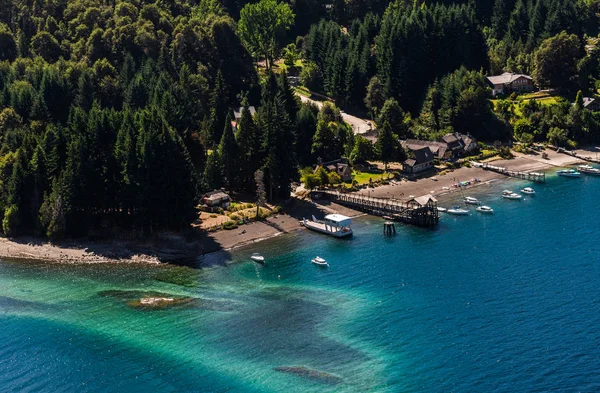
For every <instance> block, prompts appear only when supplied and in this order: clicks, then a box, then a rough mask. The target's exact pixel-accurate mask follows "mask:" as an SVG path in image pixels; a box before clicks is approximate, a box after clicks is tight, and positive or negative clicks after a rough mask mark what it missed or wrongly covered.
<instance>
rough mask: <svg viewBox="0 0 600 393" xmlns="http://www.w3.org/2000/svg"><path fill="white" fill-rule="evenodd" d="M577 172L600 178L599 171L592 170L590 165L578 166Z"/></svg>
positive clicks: (596, 169)
mask: <svg viewBox="0 0 600 393" xmlns="http://www.w3.org/2000/svg"><path fill="white" fill-rule="evenodd" d="M577 171H578V172H581V173H584V174H586V175H592V176H600V169H598V168H594V167H593V166H590V165H579V166H578V167H577Z"/></svg>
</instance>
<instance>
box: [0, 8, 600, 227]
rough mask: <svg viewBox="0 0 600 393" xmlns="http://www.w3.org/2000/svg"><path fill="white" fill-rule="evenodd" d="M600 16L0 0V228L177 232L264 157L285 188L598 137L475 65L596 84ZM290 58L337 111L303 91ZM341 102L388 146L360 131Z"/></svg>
mask: <svg viewBox="0 0 600 393" xmlns="http://www.w3.org/2000/svg"><path fill="white" fill-rule="evenodd" d="M599 13H600V0H495V1H491V0H468V1H467V0H465V1H459V0H456V1H451V0H439V1H434V0H429V1H425V0H416V1H413V0H395V1H392V2H388V1H383V0H376V1H363V0H345V1H342V0H334V1H333V2H325V1H320V0H291V1H278V0H260V1H252V2H247V1H243V0H241V1H231V0H222V1H221V0H199V1H196V0H171V1H163V0H158V1H153V0H148V1H145V0H130V1H123V0H116V1H102V2H98V1H90V0H75V1H67V0H38V1H35V2H25V1H22V0H0V184H1V187H0V222H2V226H1V232H2V233H3V234H4V235H8V236H13V235H19V234H37V235H42V236H49V237H52V238H56V237H60V236H79V235H85V234H93V233H95V232H97V231H102V230H105V229H107V228H124V229H127V230H134V231H136V232H137V233H141V234H148V233H152V232H153V231H156V230H162V229H175V230H178V229H182V228H185V227H187V226H188V225H189V224H190V222H191V221H192V220H193V219H194V217H195V215H196V211H195V206H196V204H197V202H198V199H199V196H200V195H201V193H202V192H203V191H206V190H211V189H214V188H220V187H226V188H228V189H230V190H235V191H241V192H253V190H255V186H254V179H255V176H254V174H255V172H256V171H257V170H262V171H263V173H264V178H265V182H266V186H267V190H268V192H267V196H268V197H269V198H270V199H272V200H276V199H285V198H287V197H288V196H289V195H290V183H291V182H293V181H295V180H298V177H299V175H298V167H303V166H310V165H314V164H315V163H316V162H317V161H318V160H319V159H330V158H331V159H332V158H338V157H340V156H346V157H351V158H352V157H353V158H354V159H357V160H358V159H367V158H369V159H370V158H377V159H381V160H383V161H384V162H386V163H387V162H389V161H390V160H394V159H396V160H398V159H400V158H401V157H403V156H404V155H403V151H402V149H401V147H400V146H399V143H398V142H399V139H402V138H407V137H419V138H424V139H426V138H436V137H438V136H439V135H442V134H443V133H445V132H453V131H459V132H464V133H471V134H473V135H474V136H476V137H477V138H479V139H481V140H489V141H493V140H497V139H500V140H507V139H510V138H512V137H513V136H514V137H515V138H517V139H519V138H522V140H547V139H552V140H553V141H556V142H557V143H558V144H566V143H569V142H570V141H591V140H595V138H597V137H596V135H597V130H598V129H599V128H600V127H599V126H598V124H599V123H598V122H597V116H596V115H595V114H592V113H591V112H590V113H588V112H589V111H587V110H584V109H583V108H582V107H580V106H575V107H573V106H571V105H570V103H569V102H566V101H560V100H559V102H558V104H557V105H556V106H553V107H551V108H546V107H541V106H539V105H538V104H536V103H535V101H532V102H533V103H528V104H527V105H524V106H523V109H522V110H521V112H522V113H521V114H520V117H517V116H515V111H514V109H511V108H512V107H511V104H510V103H507V102H503V101H502V102H498V103H496V104H493V103H492V102H491V101H490V100H489V99H488V98H489V86H488V85H487V83H486V78H485V76H486V75H492V74H499V73H502V72H516V73H525V74H530V75H532V76H533V77H534V79H535V81H536V83H537V84H538V86H540V87H550V88H556V89H558V90H559V91H560V92H561V94H563V95H564V96H565V97H567V98H568V99H574V96H575V94H576V93H577V91H579V90H581V91H583V93H584V94H587V95H592V94H594V93H595V91H596V84H597V82H598V80H600V56H598V53H597V51H596V50H595V41H594V40H593V38H594V37H597V36H598V22H599V20H598V15H599ZM282 56H283V57H284V59H285V67H279V64H281V63H282V61H280V60H279V59H280V57H282ZM298 64H300V65H298ZM276 70H277V71H276ZM276 72H278V73H279V74H276ZM288 73H289V74H290V75H292V76H296V77H299V80H300V81H301V83H302V84H303V85H304V86H305V87H308V88H309V89H310V90H312V91H315V92H318V93H322V94H325V95H327V96H329V97H331V98H332V99H333V100H334V101H335V103H336V106H337V107H336V106H333V105H325V106H324V107H323V109H321V110H320V111H319V110H318V109H317V108H316V107H314V106H312V105H308V104H300V102H299V100H298V98H297V97H296V94H295V91H294V89H293V88H292V87H291V86H290V84H289V80H288V78H287V76H288V75H287V74H288ZM250 106H253V107H254V108H256V114H255V115H254V116H253V115H252V112H251V110H250ZM239 107H241V108H243V109H242V111H241V117H240V118H237V119H236V118H233V111H232V109H233V108H239ZM339 107H343V108H345V109H346V108H347V109H348V110H351V111H354V112H356V113H358V114H361V113H362V114H365V116H369V117H371V118H372V119H373V120H374V123H375V124H377V126H378V127H379V128H380V129H381V130H382V133H383V135H384V138H382V139H383V142H382V141H380V142H379V143H378V144H377V145H368V143H370V142H368V141H366V140H365V139H364V138H355V136H354V135H353V132H352V130H351V129H350V127H349V126H348V125H347V124H345V123H344V122H343V121H342V119H341V116H340V112H339Z"/></svg>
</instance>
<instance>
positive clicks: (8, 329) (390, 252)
mask: <svg viewBox="0 0 600 393" xmlns="http://www.w3.org/2000/svg"><path fill="white" fill-rule="evenodd" d="M527 185H529V184H527V183H523V182H518V181H512V180H508V181H503V182H499V183H495V184H493V185H491V186H486V185H484V186H481V187H478V188H477V189H474V190H471V191H469V193H468V195H472V196H477V197H479V198H480V199H481V200H482V201H483V202H484V203H485V204H488V205H490V206H492V207H493V208H494V209H495V210H496V213H495V214H494V215H493V216H485V215H480V214H476V213H475V212H473V214H472V215H470V216H466V217H452V216H443V217H442V219H441V222H440V225H439V228H437V229H435V230H425V229H419V228H414V227H408V226H399V227H398V229H399V231H398V234H397V235H396V236H395V237H390V238H385V237H384V236H383V235H382V229H383V228H382V221H381V220H380V219H375V218H362V219H359V220H355V225H354V230H355V235H354V237H353V238H352V239H351V240H337V239H330V238H327V237H324V236H322V235H318V234H314V233H309V232H304V231H301V232H298V233H297V234H294V235H290V236H283V237H279V238H277V239H273V240H271V241H267V242H263V243H259V244H256V245H254V246H252V247H250V248H244V249H241V250H238V251H235V252H234V253H233V255H230V257H229V259H230V262H229V263H227V264H225V265H218V264H217V265H215V266H214V267H211V268H205V269H201V270H193V269H188V268H181V267H172V266H139V265H117V266H115V265H95V266H84V265H81V266H64V265H55V264H43V263H31V262H29V263H25V262H10V261H0V392H143V393H152V392H548V391H560V392H595V391H598V390H600V373H599V372H598V370H600V345H599V344H600V342H599V341H600V241H599V240H600V239H599V236H598V235H599V233H600V231H599V230H598V224H599V218H600V214H599V213H598V202H599V201H600V178H597V179H594V178H582V179H567V178H556V177H551V178H550V179H549V180H548V182H547V183H546V184H544V185H534V187H535V188H536V190H537V191H538V194H537V195H536V196H534V197H526V198H524V200H523V201H520V202H518V201H506V200H502V199H501V198H500V193H501V191H502V190H503V189H505V188H510V189H513V190H518V189H519V188H522V187H524V186H527ZM453 199H454V202H455V201H456V199H458V195H456V196H454V197H450V201H449V202H446V203H443V205H450V204H452V202H453ZM255 251H260V252H262V253H264V254H265V256H266V257H267V259H268V263H267V265H266V266H260V265H256V264H254V263H252V262H249V261H248V256H249V255H250V254H251V253H252V252H255ZM315 255H319V256H322V257H324V258H326V259H327V260H328V262H329V263H330V267H329V268H327V269H323V268H319V267H317V266H314V265H312V264H311V263H310V259H311V258H313V257H314V256H315ZM173 277H178V278H179V279H177V280H174V279H173ZM181 280H183V282H182V281H181ZM174 282H177V283H179V284H185V285H178V284H175V283H174ZM153 292H160V293H162V294H168V295H169V296H173V297H179V296H185V297H189V298H192V299H193V302H191V303H188V304H185V305H181V306H179V307H175V308H171V309H163V310H152V311H150V310H143V309H136V308H132V307H131V306H130V304H129V303H128V302H129V301H132V300H136V299H139V298H140V297H142V296H148V294H149V293H150V294H152V293H153ZM296 366H303V367H306V368H309V369H311V370H317V371H318V372H323V373H328V374H319V375H318V376H316V377H315V375H306V374H304V375H296V374H293V373H286V372H281V371H277V370H275V368H277V367H296Z"/></svg>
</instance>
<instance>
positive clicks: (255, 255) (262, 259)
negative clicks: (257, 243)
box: [250, 252, 265, 263]
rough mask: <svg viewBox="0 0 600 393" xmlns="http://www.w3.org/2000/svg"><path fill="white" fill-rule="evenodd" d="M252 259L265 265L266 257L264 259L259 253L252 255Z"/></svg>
mask: <svg viewBox="0 0 600 393" xmlns="http://www.w3.org/2000/svg"><path fill="white" fill-rule="evenodd" d="M250 259H252V260H253V261H254V262H258V263H265V257H263V256H262V255H260V254H259V253H257V252H255V253H254V254H252V256H251V257H250Z"/></svg>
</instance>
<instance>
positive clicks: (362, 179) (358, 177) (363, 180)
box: [352, 172, 394, 185]
mask: <svg viewBox="0 0 600 393" xmlns="http://www.w3.org/2000/svg"><path fill="white" fill-rule="evenodd" d="M393 177H394V175H393V174H392V173H389V172H383V173H370V172H354V173H353V174H352V179H353V180H355V181H356V182H357V183H358V184H359V185H364V184H369V180H371V181H374V182H376V181H380V180H387V179H392V178H393Z"/></svg>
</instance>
